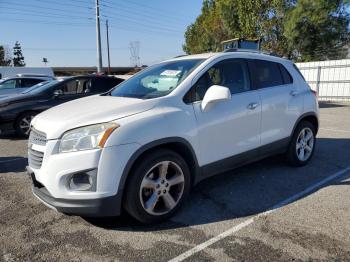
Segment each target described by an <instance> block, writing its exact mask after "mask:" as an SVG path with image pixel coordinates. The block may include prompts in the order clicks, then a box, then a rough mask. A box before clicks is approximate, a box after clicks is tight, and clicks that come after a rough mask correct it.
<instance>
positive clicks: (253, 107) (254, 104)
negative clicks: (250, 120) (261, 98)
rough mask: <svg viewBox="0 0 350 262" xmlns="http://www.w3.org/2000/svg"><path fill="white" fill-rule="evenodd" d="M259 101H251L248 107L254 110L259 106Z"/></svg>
mask: <svg viewBox="0 0 350 262" xmlns="http://www.w3.org/2000/svg"><path fill="white" fill-rule="evenodd" d="M258 105H259V104H258V103H250V104H249V105H248V106H247V108H248V109H250V110H254V109H255V108H257V107H258Z"/></svg>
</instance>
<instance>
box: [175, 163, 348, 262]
mask: <svg viewBox="0 0 350 262" xmlns="http://www.w3.org/2000/svg"><path fill="white" fill-rule="evenodd" d="M348 171H350V166H348V167H347V168H344V169H342V170H340V171H338V172H337V173H335V174H333V175H330V176H329V177H326V178H325V179H323V180H321V181H320V182H318V183H316V184H313V185H311V186H309V187H308V188H306V189H305V190H303V191H301V192H299V193H297V194H295V195H293V196H291V197H289V198H287V199H285V200H283V201H281V202H279V203H278V204H276V205H274V206H273V207H271V208H270V209H269V210H267V211H265V212H263V213H261V214H259V215H256V216H254V217H252V218H250V219H248V220H246V221H244V222H242V223H240V224H238V225H236V226H234V227H231V228H230V229H228V230H226V231H224V232H223V233H221V234H220V235H217V236H215V237H213V238H210V239H209V240H207V241H205V242H203V243H202V244H199V245H198V246H195V247H194V248H192V249H190V250H188V251H186V252H184V253H182V254H181V255H179V256H177V257H175V258H173V259H171V260H169V262H180V261H183V260H185V259H186V258H189V257H190V256H192V255H194V254H196V253H198V252H200V251H202V250H203V249H205V248H207V247H208V246H211V245H212V244H214V243H216V242H218V241H220V240H222V239H224V238H226V237H228V236H230V235H232V234H233V233H235V232H237V231H239V230H241V229H243V228H245V227H247V226H249V225H250V224H252V223H253V222H254V221H255V220H256V219H257V218H259V217H262V216H267V215H268V214H270V213H272V212H274V211H276V210H277V209H278V208H281V207H283V206H285V205H287V204H289V203H291V202H293V201H295V200H297V199H299V198H301V197H303V196H305V195H307V194H309V193H311V192H313V191H315V190H316V189H318V188H320V187H321V186H323V185H325V184H327V183H328V182H330V181H332V180H334V179H336V178H338V177H340V176H342V175H344V174H345V173H346V172H348Z"/></svg>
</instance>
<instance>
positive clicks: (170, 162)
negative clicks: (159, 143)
mask: <svg viewBox="0 0 350 262" xmlns="http://www.w3.org/2000/svg"><path fill="white" fill-rule="evenodd" d="M190 183H191V181H190V171H189V168H188V166H187V164H186V162H185V160H184V159H183V158H182V157H181V156H180V155H179V154H177V153H176V152H174V151H171V150H167V149H160V150H157V151H154V152H152V153H150V154H149V155H147V156H145V157H143V158H141V160H140V161H138V162H137V164H136V165H135V167H134V168H133V169H132V171H131V173H130V177H129V179H128V183H127V187H126V191H125V197H124V203H123V205H124V208H125V210H126V211H127V212H128V213H129V214H130V215H131V216H132V217H134V218H135V219H136V220H138V221H139V222H141V223H144V224H151V223H158V222H162V221H164V220H166V219H168V218H170V217H171V216H173V215H174V213H175V212H176V211H177V210H178V209H179V208H180V207H181V205H182V204H183V202H184V200H185V199H186V198H187V197H188V194H189V192H190Z"/></svg>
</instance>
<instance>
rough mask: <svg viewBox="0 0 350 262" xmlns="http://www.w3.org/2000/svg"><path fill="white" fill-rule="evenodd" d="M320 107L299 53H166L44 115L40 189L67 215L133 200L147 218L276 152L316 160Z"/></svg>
mask: <svg viewBox="0 0 350 262" xmlns="http://www.w3.org/2000/svg"><path fill="white" fill-rule="evenodd" d="M318 111H319V110H318V103H317V97H316V95H315V93H314V92H313V91H312V90H311V89H310V87H309V86H308V84H307V83H306V82H305V80H304V78H303V77H302V75H301V74H300V73H299V72H298V70H297V69H296V67H295V66H294V64H293V62H291V61H288V60H285V59H282V58H278V57H275V56H270V55H265V54H260V53H256V52H255V53H254V52H237V51H233V50H231V51H230V52H225V53H212V54H199V55H193V56H184V57H180V58H175V59H172V60H168V61H165V62H162V63H159V64H156V65H153V66H151V67H149V68H147V69H145V70H143V71H141V72H140V73H138V74H136V75H135V76H133V77H132V78H130V79H129V80H127V81H125V82H123V83H121V84H120V85H119V86H118V88H116V89H114V90H112V91H111V92H108V93H105V94H102V95H97V96H93V97H88V98H84V99H79V100H78V101H72V102H69V103H67V104H65V105H62V106H57V107H55V108H52V109H50V110H48V111H46V112H43V113H41V114H40V115H38V116H36V117H35V118H34V119H33V122H32V127H33V128H32V132H31V135H30V138H29V144H28V163H29V167H28V172H29V174H30V175H31V177H32V180H33V193H34V194H35V195H36V196H37V197H38V198H39V199H41V201H43V202H44V203H45V204H46V205H48V206H51V207H53V208H55V209H56V210H58V211H60V212H63V213H70V214H75V215H82V216H116V215H119V214H120V213H121V211H122V209H123V208H124V210H126V211H127V212H128V213H129V214H130V215H131V216H132V217H134V218H135V219H137V220H139V221H141V222H143V223H154V222H159V221H163V220H165V219H167V218H169V217H170V216H172V215H173V214H174V212H175V211H176V210H178V208H179V207H180V206H181V205H182V204H183V203H184V201H186V197H188V196H189V192H190V189H191V187H192V186H193V185H195V184H196V183H198V182H199V181H201V180H202V179H204V178H207V177H209V176H212V175H215V174H218V173H222V172H225V171H228V170H231V169H233V168H236V167H238V166H241V165H243V164H247V163H250V162H252V161H256V160H259V159H262V158H265V157H268V156H271V155H274V154H284V155H285V156H286V158H287V159H288V161H289V163H290V164H291V165H294V166H303V165H306V164H307V163H308V162H309V161H310V159H311V158H312V155H313V153H314V149H315V143H316V134H317V131H318V125H319V124H318V123H319V122H318V115H319V112H318ZM72 112H74V113H72ZM232 190H235V189H234V188H233V189H232Z"/></svg>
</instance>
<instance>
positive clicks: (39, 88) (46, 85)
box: [22, 80, 60, 94]
mask: <svg viewBox="0 0 350 262" xmlns="http://www.w3.org/2000/svg"><path fill="white" fill-rule="evenodd" d="M59 82H60V81H59V80H52V81H45V82H41V83H39V84H36V85H34V86H32V87H31V88H28V89H27V90H25V91H24V92H22V94H28V93H30V94H39V93H41V92H43V91H46V90H48V89H50V88H51V87H52V86H54V85H56V84H57V83H59Z"/></svg>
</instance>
